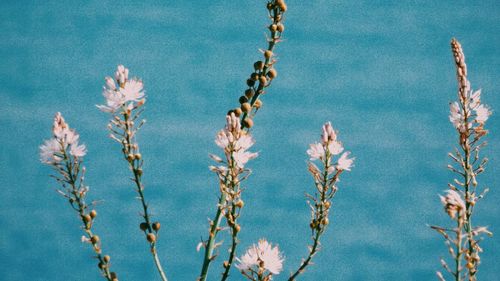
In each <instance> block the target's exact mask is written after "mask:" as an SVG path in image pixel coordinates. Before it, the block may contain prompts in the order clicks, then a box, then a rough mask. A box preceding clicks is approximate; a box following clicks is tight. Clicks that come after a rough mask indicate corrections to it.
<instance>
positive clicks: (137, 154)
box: [134, 153, 142, 160]
mask: <svg viewBox="0 0 500 281" xmlns="http://www.w3.org/2000/svg"><path fill="white" fill-rule="evenodd" d="M134 158H135V159H137V160H140V159H141V158H142V155H141V154H140V153H136V154H135V155H134Z"/></svg>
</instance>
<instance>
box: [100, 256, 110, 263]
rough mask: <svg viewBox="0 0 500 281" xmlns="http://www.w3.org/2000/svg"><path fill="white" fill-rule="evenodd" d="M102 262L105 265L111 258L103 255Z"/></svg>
mask: <svg viewBox="0 0 500 281" xmlns="http://www.w3.org/2000/svg"><path fill="white" fill-rule="evenodd" d="M102 260H104V262H105V263H109V261H110V260H111V257H110V256H108V255H105V256H104V257H103V258H102Z"/></svg>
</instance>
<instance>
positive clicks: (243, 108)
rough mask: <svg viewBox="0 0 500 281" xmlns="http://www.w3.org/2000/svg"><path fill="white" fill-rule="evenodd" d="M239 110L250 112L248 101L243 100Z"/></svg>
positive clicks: (250, 107)
mask: <svg viewBox="0 0 500 281" xmlns="http://www.w3.org/2000/svg"><path fill="white" fill-rule="evenodd" d="M241 110H242V111H243V112H245V113H248V112H250V110H252V106H251V105H250V104H249V103H248V102H245V103H243V104H242V105H241Z"/></svg>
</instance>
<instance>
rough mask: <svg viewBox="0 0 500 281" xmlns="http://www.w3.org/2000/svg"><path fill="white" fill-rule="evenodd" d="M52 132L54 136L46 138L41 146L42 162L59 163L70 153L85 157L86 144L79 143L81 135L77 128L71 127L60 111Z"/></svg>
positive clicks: (74, 155)
mask: <svg viewBox="0 0 500 281" xmlns="http://www.w3.org/2000/svg"><path fill="white" fill-rule="evenodd" d="M52 132H53V134H54V136H53V137H52V138H51V139H48V140H45V142H44V143H43V144H42V145H41V146H40V161H42V163H45V164H58V163H60V162H61V161H63V160H64V158H65V157H68V155H67V154H68V153H69V154H70V155H72V156H73V157H77V158H78V157H83V156H85V154H86V153H87V148H86V147H85V145H83V144H78V139H79V138H80V136H79V135H78V134H77V133H76V131H75V130H73V129H70V128H69V125H68V124H67V123H66V122H65V121H64V118H63V117H62V115H61V113H59V112H58V113H57V114H56V116H55V118H54V126H53V128H52Z"/></svg>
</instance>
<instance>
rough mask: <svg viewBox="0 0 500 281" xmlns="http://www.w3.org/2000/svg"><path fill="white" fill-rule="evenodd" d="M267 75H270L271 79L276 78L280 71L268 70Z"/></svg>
mask: <svg viewBox="0 0 500 281" xmlns="http://www.w3.org/2000/svg"><path fill="white" fill-rule="evenodd" d="M267 76H269V78H270V79H274V78H276V76H278V72H277V71H276V69H274V68H273V69H270V70H269V71H268V72H267Z"/></svg>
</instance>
